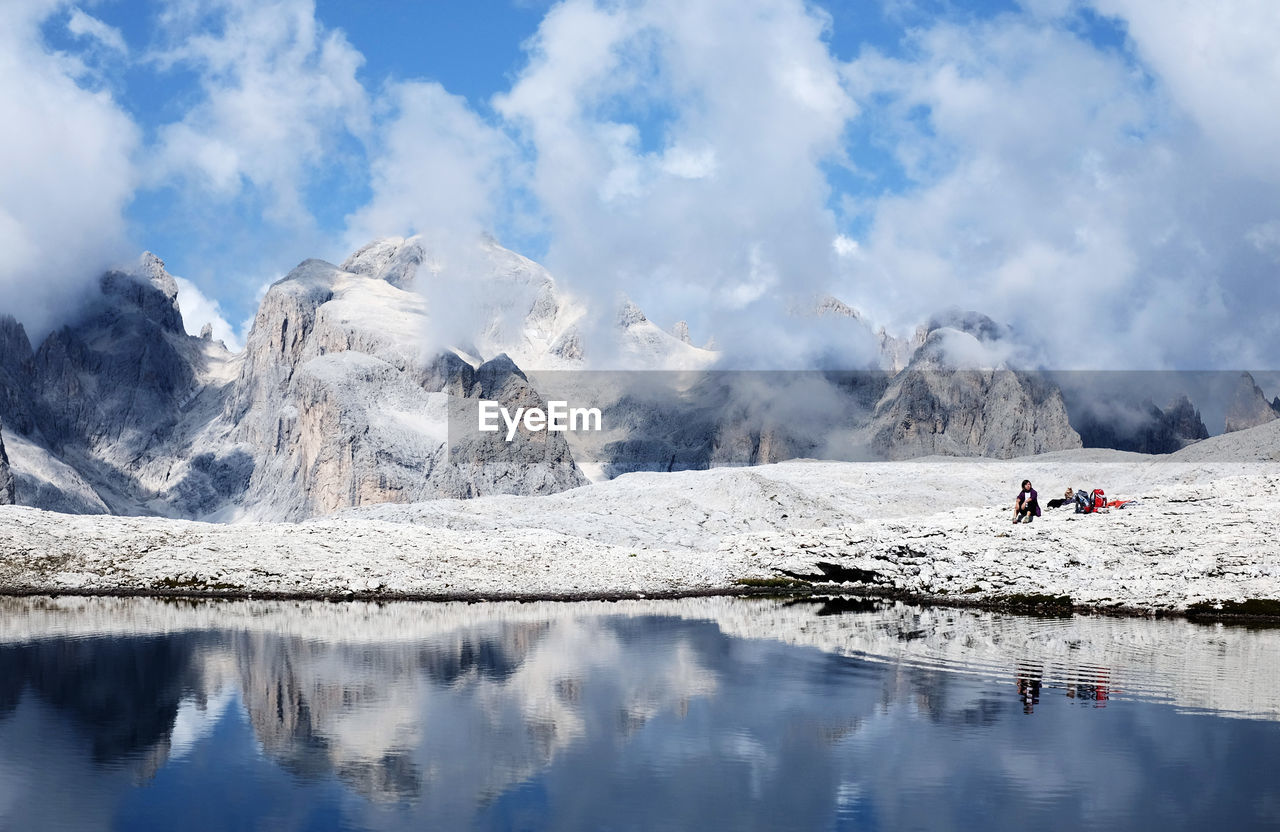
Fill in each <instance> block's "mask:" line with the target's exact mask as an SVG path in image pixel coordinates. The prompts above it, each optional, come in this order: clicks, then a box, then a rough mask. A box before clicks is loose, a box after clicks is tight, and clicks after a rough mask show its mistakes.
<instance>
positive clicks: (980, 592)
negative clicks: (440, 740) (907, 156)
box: [0, 422, 1280, 621]
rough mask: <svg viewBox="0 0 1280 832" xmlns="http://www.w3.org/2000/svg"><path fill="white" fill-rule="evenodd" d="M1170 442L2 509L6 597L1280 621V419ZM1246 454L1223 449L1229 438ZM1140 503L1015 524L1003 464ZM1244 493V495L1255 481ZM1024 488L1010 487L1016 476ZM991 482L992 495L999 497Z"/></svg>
mask: <svg viewBox="0 0 1280 832" xmlns="http://www.w3.org/2000/svg"><path fill="white" fill-rule="evenodd" d="M1245 433H1247V434H1249V436H1245V435H1243V434H1241V435H1232V436H1229V437H1227V438H1226V439H1225V440H1223V441H1220V442H1215V440H1206V442H1204V443H1201V444H1200V445H1198V446H1193V448H1192V449H1188V451H1191V450H1193V449H1194V450H1195V451H1196V453H1195V454H1190V453H1186V454H1175V455H1172V456H1170V457H1145V458H1144V457H1141V456H1138V455H1133V454H1120V453H1116V452H1099V451H1089V450H1086V451H1076V452H1060V453H1056V454H1047V455H1044V456H1040V457H1030V458H1020V459H1015V460H1008V461H997V460H960V459H956V458H934V459H925V460H914V461H910V462H902V463H837V462H814V461H794V462H787V463H779V464H776V465H768V466H760V467H753V468H721V469H711V470H704V471H686V472H675V473H637V474H627V475H624V476H621V477H618V478H616V479H614V480H610V481H608V482H605V483H601V484H596V485H589V486H584V487H581V488H576V489H572V490H569V491H565V492H561V493H559V494H554V495H549V496H542V497H482V498H476V499H472V500H437V501H431V502H423V503H409V504H379V505H374V506H368V507H364V508H360V509H354V510H348V511H344V512H339V513H337V514H333V515H328V516H325V517H319V518H314V519H310V520H305V521H302V522H298V523H262V522H243V523H236V524H215V523H208V522H199V521H192V520H175V519H162V518H156V517H124V516H113V515H66V514H55V513H51V512H47V511H42V510H40V509H34V508H29V507H22V506H0V594H2V595H103V596H153V597H161V598H168V597H173V598H254V599H307V600H367V601H478V600H511V601H531V600H561V601H573V600H622V599H636V598H646V599H665V598H691V597H703V596H754V595H780V594H781V595H796V594H814V593H820V594H836V595H843V596H852V597H876V598H887V599H895V600H911V601H914V602H919V603H927V604H930V605H943V606H952V607H965V608H977V609H990V610H1001V611H1012V612H1018V611H1027V612H1032V613H1045V612H1049V613H1055V612H1065V611H1067V610H1070V611H1074V612H1081V613H1101V614H1108V615H1112V614H1122V615H1132V616H1139V617H1152V616H1182V617H1193V618H1196V619H1199V620H1242V621H1245V620H1258V621H1271V620H1280V544H1278V543H1277V541H1280V458H1277V452H1276V449H1277V448H1280V422H1275V423H1272V425H1270V426H1266V427H1264V428H1259V429H1255V430H1253V431H1247V432H1245ZM1223 442H1230V443H1233V444H1234V445H1235V446H1237V449H1238V450H1243V451H1245V452H1247V453H1246V454H1243V456H1244V457H1245V458H1243V459H1242V458H1240V456H1241V455H1237V460H1238V461H1235V462H1225V461H1222V459H1221V453H1220V452H1221V450H1222V449H1221V448H1217V447H1215V445H1221V444H1223ZM1023 478H1030V479H1032V480H1033V482H1035V483H1036V484H1037V487H1038V488H1039V489H1040V491H1041V493H1042V494H1045V493H1053V490H1054V489H1056V488H1057V487H1058V485H1059V484H1064V485H1065V484H1072V485H1098V486H1103V487H1105V488H1106V490H1107V493H1108V496H1109V497H1111V498H1116V497H1122V498H1131V499H1134V500H1135V502H1134V503H1132V504H1131V505H1130V506H1129V507H1126V508H1124V509H1116V510H1112V511H1110V512H1105V513H1099V514H1090V515H1076V514H1073V513H1072V510H1071V509H1069V508H1068V509H1045V511H1044V514H1043V516H1042V517H1041V518H1038V519H1037V520H1036V521H1035V522H1033V523H1031V524H1026V525H1016V524H1012V523H1011V522H1010V520H1011V508H1010V507H1009V506H1008V505H1005V500H1004V499H999V498H1002V497H1004V496H1006V494H1005V492H1007V491H1009V489H1010V484H1011V483H1014V484H1016V483H1017V482H1019V481H1020V480H1021V479H1023ZM1241 495H1247V497H1246V498H1242V496H1241ZM1007 496H1008V497H1009V498H1010V502H1011V497H1012V494H1011V493H1009V494H1008V495H1007ZM993 498H995V499H998V500H999V501H998V502H995V501H994V500H993Z"/></svg>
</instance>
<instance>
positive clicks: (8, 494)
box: [0, 422, 17, 506]
mask: <svg viewBox="0 0 1280 832" xmlns="http://www.w3.org/2000/svg"><path fill="white" fill-rule="evenodd" d="M16 496H17V490H16V488H15V486H14V480H13V471H12V470H10V468H9V455H8V454H7V453H5V450H4V423H2V422H0V506H11V505H13V504H14V503H15V502H17V499H16Z"/></svg>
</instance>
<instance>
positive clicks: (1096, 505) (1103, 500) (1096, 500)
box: [1089, 488, 1107, 511]
mask: <svg viewBox="0 0 1280 832" xmlns="http://www.w3.org/2000/svg"><path fill="white" fill-rule="evenodd" d="M1089 504H1090V506H1089V507H1090V509H1091V510H1092V511H1097V510H1098V509H1100V508H1106V507H1107V495H1106V494H1104V493H1103V491H1102V489H1101V488H1095V489H1093V493H1092V494H1090V495H1089Z"/></svg>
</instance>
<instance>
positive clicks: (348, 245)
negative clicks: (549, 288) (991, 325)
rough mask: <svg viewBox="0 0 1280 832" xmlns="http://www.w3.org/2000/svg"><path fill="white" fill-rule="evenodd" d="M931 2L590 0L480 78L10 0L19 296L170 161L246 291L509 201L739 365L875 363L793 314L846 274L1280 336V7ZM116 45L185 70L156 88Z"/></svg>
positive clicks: (1064, 364) (108, 229)
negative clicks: (126, 32)
mask: <svg viewBox="0 0 1280 832" xmlns="http://www.w3.org/2000/svg"><path fill="white" fill-rule="evenodd" d="M891 7H892V8H891ZM913 8H914V7H913V6H910V5H901V4H890V3H886V4H883V5H882V6H880V7H877V5H876V4H868V5H867V7H866V10H865V14H864V16H863V17H860V18H848V17H847V16H841V17H840V18H838V19H839V21H840V22H839V24H837V22H836V20H837V19H836V18H833V17H832V16H831V15H830V14H828V13H827V11H825V10H824V9H823V8H822V7H821V6H819V5H815V4H812V3H804V2H801V0H739V1H738V2H730V0H699V2H692V3H691V2H675V0H618V1H616V2H615V1H614V0H610V1H609V2H605V0H563V2H559V3H556V4H555V5H553V6H551V7H550V8H549V9H548V11H547V12H546V14H545V16H544V17H543V19H542V20H541V22H540V24H539V25H538V26H537V29H536V31H535V32H534V33H533V34H532V37H531V38H530V39H529V40H528V41H527V43H526V45H525V47H524V52H523V54H522V55H520V56H516V58H515V64H514V69H513V71H512V72H511V73H510V75H509V79H510V80H509V84H508V85H507V86H506V87H505V88H503V89H497V90H494V92H493V95H492V97H491V98H489V99H487V100H478V99H475V98H473V99H470V100H468V99H465V98H462V97H460V96H458V95H456V94H454V93H453V92H451V91H450V90H448V89H446V88H445V87H444V86H442V85H441V84H440V83H438V82H437V81H434V80H431V79H430V78H416V77H408V78H397V77H369V76H368V75H367V73H366V70H365V56H364V54H362V52H361V49H360V48H358V46H357V43H358V40H357V39H355V38H354V37H350V36H348V33H346V32H343V31H341V30H339V29H336V28H332V27H329V26H327V25H326V24H325V23H324V21H323V20H321V19H320V17H319V16H318V14H317V10H316V6H315V4H314V3H313V2H310V0H271V2H267V3H251V2H249V0H179V2H175V3H171V4H167V5H166V6H164V7H163V9H162V10H161V11H160V12H159V13H158V14H156V15H154V16H153V19H152V20H151V41H150V42H149V43H147V44H136V45H134V46H133V48H130V44H129V43H126V41H125V38H124V36H123V35H122V34H121V31H120V29H119V28H117V27H114V26H112V25H111V16H110V14H109V12H110V11H111V9H110V7H109V6H94V7H92V11H93V12H94V15H95V16H91V15H89V14H88V13H87V12H85V11H83V10H81V9H77V8H73V7H71V6H69V5H66V4H62V3H59V2H55V0H19V2H14V3H8V4H5V6H4V8H3V10H0V47H2V48H0V61H2V62H4V63H3V67H2V68H3V72H0V93H2V94H0V102H3V104H2V105H0V106H3V107H4V108H5V110H6V111H5V113H4V115H5V116H6V122H7V123H10V124H19V125H23V128H24V129H22V130H13V131H9V132H7V133H6V135H5V137H4V138H2V139H0V154H2V156H3V158H4V160H5V162H6V164H5V165H4V166H3V169H2V170H0V186H2V187H0V245H3V251H4V252H5V256H6V263H5V265H4V267H3V270H0V308H3V309H5V310H6V311H9V310H12V311H16V312H17V313H18V314H19V315H20V316H21V317H22V318H23V319H24V320H25V321H27V322H28V324H29V325H30V326H31V327H32V328H33V329H36V330H40V329H41V328H47V327H48V326H50V325H52V324H54V323H56V322H57V320H58V319H59V316H60V315H61V314H63V311H64V310H65V309H66V308H68V306H69V305H72V304H74V301H75V297H76V293H77V292H78V291H82V290H83V287H84V286H85V285H86V281H88V280H89V279H91V277H92V276H93V275H94V274H96V273H97V272H98V271H100V270H101V267H102V266H103V265H105V264H107V263H109V262H112V261H114V260H118V259H120V258H122V257H126V256H128V255H129V254H131V252H130V251H129V250H128V249H129V247H130V246H133V247H135V250H136V249H140V248H142V247H151V248H157V249H159V248H160V247H159V246H157V245H153V244H152V243H151V242H150V240H149V239H147V237H148V234H149V230H148V228H147V227H146V226H143V227H140V228H136V229H135V233H134V234H133V236H134V237H135V238H137V239H129V237H130V234H129V218H130V216H131V214H130V212H131V210H135V209H133V208H131V205H136V204H137V202H138V201H139V200H143V201H145V200H155V199H157V197H156V194H168V195H170V197H171V198H170V199H169V201H168V202H164V203H162V204H163V205H166V206H170V207H171V208H172V213H173V214H174V216H175V219H173V220H172V222H173V224H174V225H176V226H178V227H180V228H182V227H185V228H186V229H188V230H187V233H186V234H185V236H184V235H183V234H177V235H176V236H175V235H173V234H171V235H170V236H172V237H174V239H175V240H176V241H177V243H176V244H177V245H178V246H179V247H181V248H183V249H184V251H179V252H171V251H166V250H163V249H160V253H161V254H162V255H163V256H165V257H166V258H167V259H169V260H170V261H171V262H174V261H176V262H178V263H179V264H180V267H179V268H178V269H177V270H178V271H180V272H182V273H184V274H186V275H188V276H189V278H190V280H191V290H190V291H188V292H187V293H186V295H187V296H188V297H191V298H195V297H197V295H196V293H197V292H198V293H199V296H200V297H204V298H208V299H216V301H217V302H218V303H220V304H221V309H226V310H229V311H228V314H227V315H226V316H225V317H230V318H232V319H243V318H244V317H246V316H247V312H246V311H247V307H248V306H249V305H251V304H252V302H253V298H254V296H255V294H256V291H257V290H258V289H259V287H260V286H261V285H262V284H263V282H265V281H269V280H271V279H274V278H276V277H279V276H280V275H282V274H283V272H284V271H286V270H287V269H288V268H289V267H290V266H292V265H293V264H294V263H296V262H298V261H299V260H301V259H303V258H304V257H308V256H316V255H320V256H325V257H328V258H330V259H340V258H341V257H342V256H343V255H344V254H345V253H346V252H347V251H349V250H350V249H352V248H354V247H355V246H356V245H358V244H359V243H362V242H364V241H366V240H367V239H368V238H371V237H374V236H379V235H402V234H408V233H422V234H424V235H426V236H427V238H428V240H430V241H432V242H433V245H434V246H436V247H437V248H438V249H439V250H440V251H445V250H447V249H448V248H449V246H451V245H453V244H454V243H455V242H456V241H457V240H460V239H465V238H468V237H469V236H473V235H474V234H477V233H481V232H489V233H494V234H496V235H497V236H499V238H501V239H503V240H504V241H505V242H507V243H509V244H511V245H513V247H515V248H517V249H520V250H522V251H524V253H527V254H531V255H533V256H535V257H539V258H540V259H542V260H544V262H546V264H547V265H548V266H549V268H550V269H551V271H552V272H553V273H554V274H555V275H556V276H557V278H558V279H559V280H560V281H561V282H562V283H564V284H566V286H567V287H568V288H569V289H570V290H571V291H573V292H574V293H576V294H578V295H579V296H581V297H583V298H585V299H586V300H587V301H588V302H589V303H590V304H591V305H592V306H593V307H595V308H596V309H597V310H598V313H599V314H598V315H597V318H598V319H599V320H602V321H608V320H610V319H611V317H612V316H611V314H610V313H611V310H612V309H613V308H615V305H616V304H617V303H618V301H619V299H620V298H621V297H629V298H630V299H632V300H634V301H636V302H637V303H638V304H640V306H641V307H642V308H644V309H645V310H646V312H647V313H648V315H649V317H650V318H651V319H653V320H654V321H656V322H657V323H659V324H660V325H662V326H668V325H670V324H672V323H674V322H675V321H676V320H680V319H687V320H688V321H689V325H690V328H691V330H692V332H693V335H694V339H695V341H697V342H699V343H701V342H704V341H705V340H706V339H707V338H709V337H712V336H714V337H715V338H716V340H717V342H718V344H719V345H720V346H721V347H723V348H724V349H725V350H726V352H727V353H728V354H730V355H731V356H733V357H734V359H735V360H736V361H738V362H739V364H740V365H742V366H754V367H779V366H827V365H831V364H836V365H839V364H844V365H846V366H857V365H859V364H860V363H862V362H863V361H864V360H865V358H866V357H867V356H866V353H867V351H868V349H869V348H870V345H869V344H868V343H867V341H866V339H865V338H860V337H855V336H853V335H850V334H849V330H848V329H847V328H845V329H841V328H840V327H839V326H838V325H837V324H836V323H835V322H832V321H827V322H824V323H822V324H821V325H812V324H811V323H805V322H803V321H802V320H797V319H796V318H795V317H794V316H793V314H792V313H793V311H794V310H795V309H797V308H804V307H805V304H811V303H813V302H815V301H816V299H817V298H819V297H821V296H822V295H825V294H828V293H831V294H834V295H836V296H838V297H840V298H842V299H844V300H846V301H849V302H850V303H853V304H854V305H856V306H857V307H859V308H860V309H861V310H862V311H863V312H864V313H865V314H866V316H867V317H868V318H869V319H870V320H872V321H874V322H876V323H883V324H885V325H887V326H888V327H889V328H890V330H891V331H893V332H895V333H897V334H908V333H910V332H911V330H912V329H913V328H914V326H915V325H916V324H918V323H920V322H921V321H923V320H925V319H927V318H928V317H929V316H930V315H931V314H932V313H934V312H936V311H938V310H939V309H943V308H947V307H952V306H955V307H960V308H972V309H978V310H981V311H983V312H986V313H987V314H990V315H991V316H993V317H995V318H997V319H1000V320H1003V321H1007V322H1009V323H1010V324H1012V325H1013V327H1014V329H1015V331H1016V332H1017V333H1018V337H1020V338H1022V339H1023V340H1025V341H1026V342H1028V343H1032V344H1034V345H1035V346H1036V348H1037V349H1038V353H1037V354H1038V355H1040V356H1042V358H1043V360H1044V361H1045V363H1046V364H1048V365H1049V366H1051V367H1053V368H1058V369H1064V368H1070V367H1093V368H1096V367H1099V366H1103V367H1109V366H1114V367H1125V368H1223V367H1249V368H1266V367H1274V366H1276V365H1277V364H1278V363H1280V360H1278V357H1280V321H1278V320H1277V319H1276V317H1275V316H1274V315H1272V314H1270V310H1273V309H1275V308H1277V304H1278V303H1280V281H1277V280H1276V279H1275V278H1276V271H1277V268H1280V231H1278V230H1277V229H1280V208H1277V206H1280V156H1277V154H1275V152H1274V148H1275V147H1276V146H1278V145H1280V110H1278V109H1277V108H1276V107H1274V106H1272V104H1273V102H1272V99H1273V98H1274V90H1276V89H1278V88H1280V60H1277V59H1276V57H1275V50H1274V46H1273V45H1274V43H1275V42H1276V41H1277V39H1278V38H1280V7H1277V6H1276V4H1274V3H1271V2H1268V0H1242V2H1238V3H1232V4H1229V5H1227V6H1214V7H1210V6H1206V5H1204V4H1194V3H1185V2H1177V3H1165V2H1157V0H1088V1H1087V2H1086V0H1024V2H1023V3H1022V5H1021V7H1020V9H1017V10H1013V11H1004V12H1000V13H992V14H985V15H984V14H979V13H974V12H971V11H966V12H962V13H941V14H937V15H935V16H933V17H925V16H922V15H920V14H919V13H918V12H913V11H912V9H913ZM876 14H879V15H880V17H881V18H882V19H883V20H888V21H891V22H892V21H895V20H896V21H898V22H897V24H896V26H897V28H893V29H892V30H891V33H890V34H888V35H885V34H884V32H883V31H879V30H875V27H874V26H872V24H871V22H870V21H871V20H872V19H873V18H874V17H875V16H876ZM913 15H914V16H913ZM864 19H865V20H866V21H868V22H867V23H866V24H865V33H864V31H863V30H862V28H860V27H863V26H864V24H863V22H862V21H863V20H864ZM50 27H54V28H60V29H61V30H63V31H64V32H65V33H66V35H67V37H68V38H69V39H70V43H71V46H70V47H68V46H63V47H62V48H61V50H60V49H57V48H54V47H52V46H50V45H49V44H48V43H46V37H45V36H46V35H47V33H48V31H49V28H50ZM873 30H875V31H879V33H878V34H875V33H874V32H873ZM72 47H74V48H72ZM365 48H366V49H367V48H370V47H369V46H368V45H366V47H365ZM77 49H78V50H79V51H77ZM92 50H96V53H99V54H110V55H112V56H115V57H114V58H113V60H117V61H124V62H128V64H129V65H130V66H132V67H134V68H135V69H136V70H138V71H145V72H152V73H154V74H155V75H156V77H157V78H160V79H168V81H169V82H172V83H174V84H179V83H180V82H181V81H182V79H184V78H185V79H189V82H188V84H187V86H186V87H183V95H182V96H179V97H175V98H174V99H173V101H172V102H171V103H170V104H168V105H166V108H164V109H163V112H162V113H161V116H159V117H156V116H154V114H152V115H145V114H142V113H141V112H140V111H139V112H132V111H128V110H126V109H125V108H124V107H123V106H122V105H121V103H120V95H119V90H118V89H117V88H116V87H114V86H112V85H111V84H110V83H107V82H106V81H105V80H104V79H103V78H102V77H100V76H99V74H98V73H97V71H96V70H95V69H92V68H91V67H95V66H97V65H98V64H97V63H95V61H93V60H89V56H90V52H91V51H92ZM108 90H111V92H108ZM134 109H135V110H136V109H137V108H134ZM153 216H154V214H153ZM184 258H185V261H186V265H187V268H182V267H181V264H182V263H183V261H184ZM459 262H461V261H459ZM37 273H38V275H39V279H36V277H35V275H36V274H37ZM465 277H466V275H465V274H463V275H460V276H459V277H458V279H459V280H465ZM194 302H195V301H194V300H193V303H194ZM213 302H214V300H210V301H209V303H210V304H212V303H213ZM214 312H216V313H219V314H213V313H214ZM209 314H210V315H211V316H212V317H217V318H222V317H224V316H223V315H221V314H220V310H212V312H210V313H209Z"/></svg>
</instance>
